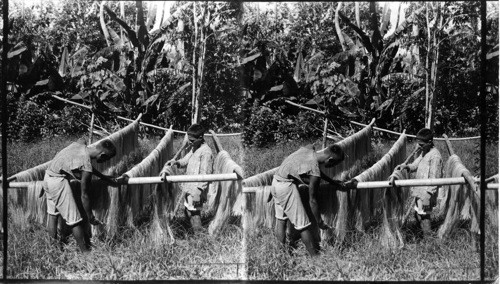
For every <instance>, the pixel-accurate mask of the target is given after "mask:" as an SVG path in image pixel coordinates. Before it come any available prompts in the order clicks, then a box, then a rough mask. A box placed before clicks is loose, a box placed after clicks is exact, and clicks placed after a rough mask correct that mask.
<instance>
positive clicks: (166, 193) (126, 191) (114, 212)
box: [91, 130, 177, 240]
mask: <svg viewBox="0 0 500 284" xmlns="http://www.w3.org/2000/svg"><path fill="white" fill-rule="evenodd" d="M172 136H173V131H172V130H169V131H168V132H167V133H166V134H165V136H164V137H163V138H162V140H161V141H160V142H159V144H158V145H157V146H156V148H155V149H154V150H153V151H152V152H151V153H149V155H148V156H147V157H145V158H144V159H142V161H141V162H140V163H138V164H136V165H135V166H134V167H133V168H132V169H130V170H128V171H127V172H126V173H125V175H127V176H128V177H130V178H132V177H140V176H157V175H158V174H159V173H160V170H161V169H162V167H163V165H164V164H165V163H166V162H167V161H168V160H169V159H170V158H171V157H172V156H173V138H172ZM115 170H116V169H113V168H111V169H109V170H108V172H107V174H110V173H113V175H116V174H121V173H120V172H118V173H115V172H113V171H115ZM172 173H173V172H172ZM96 183H97V184H96V186H95V187H94V186H93V189H95V190H92V196H91V201H93V202H92V203H93V204H95V205H96V206H95V207H94V208H93V209H94V212H95V213H94V214H95V216H96V217H97V218H98V219H100V220H104V222H105V223H106V228H105V233H106V236H107V237H113V236H114V235H116V233H118V230H119V228H120V227H122V226H127V227H135V226H136V225H137V224H138V222H139V220H140V219H141V218H144V219H151V218H153V223H154V224H153V226H152V228H154V230H157V229H163V228H165V227H164V226H165V225H168V220H167V221H165V220H164V219H163V217H165V216H167V217H166V219H168V216H169V212H168V209H170V210H172V209H173V208H170V207H173V205H172V204H173V200H174V199H173V197H172V196H171V195H172V194H175V192H177V190H176V189H177V186H176V185H173V184H158V185H154V184H142V185H122V186H119V187H112V186H106V185H101V186H98V184H102V182H101V183H99V182H97V181H96ZM93 185H94V184H93ZM162 202H166V204H158V203H162ZM170 203H172V204H170ZM151 207H153V208H151ZM151 210H153V213H151ZM163 210H167V211H166V212H164V211H163ZM157 211H161V212H157ZM160 223H162V224H160ZM99 229H101V230H102V229H104V228H98V231H99ZM161 234H162V230H160V231H154V233H153V234H152V235H161ZM153 239H154V240H157V239H156V238H154V237H153Z"/></svg>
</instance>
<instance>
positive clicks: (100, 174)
mask: <svg viewBox="0 0 500 284" xmlns="http://www.w3.org/2000/svg"><path fill="white" fill-rule="evenodd" d="M84 173H85V172H84ZM92 174H94V175H95V176H96V177H98V178H100V179H102V180H103V181H105V182H107V183H110V184H116V180H115V179H114V178H111V177H108V176H106V175H104V174H102V173H101V172H100V171H98V170H96V169H95V168H94V167H92ZM91 177H92V175H91ZM82 178H83V177H82Z"/></svg>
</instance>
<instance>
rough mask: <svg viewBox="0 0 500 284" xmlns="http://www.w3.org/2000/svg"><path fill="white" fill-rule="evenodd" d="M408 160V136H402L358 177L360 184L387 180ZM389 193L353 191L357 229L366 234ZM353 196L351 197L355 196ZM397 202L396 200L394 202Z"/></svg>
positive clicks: (382, 191) (371, 190) (382, 190)
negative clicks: (394, 170) (397, 167)
mask: <svg viewBox="0 0 500 284" xmlns="http://www.w3.org/2000/svg"><path fill="white" fill-rule="evenodd" d="M405 158H406V135H405V134H402V135H401V136H400V137H399V139H398V140H397V141H396V142H395V143H394V144H393V145H392V147H391V149H390V150H389V151H388V152H387V153H386V154H385V155H384V156H383V157H382V158H381V159H380V160H379V161H377V162H376V163H375V164H374V165H373V166H371V167H370V168H369V169H367V170H365V171H363V172H362V173H361V174H359V175H357V176H356V177H355V179H356V180H357V181H358V182H366V181H380V180H386V179H387V178H388V177H389V176H390V175H391V173H392V172H393V169H394V168H395V167H396V166H397V165H399V164H401V163H403V162H404V161H405ZM386 193H387V191H385V190H384V189H381V188H380V189H368V190H353V191H352V194H353V195H354V198H353V199H352V200H353V201H354V202H353V204H352V205H353V210H354V216H353V217H355V218H356V229H357V230H359V231H362V232H364V231H365V229H366V228H367V226H368V224H369V223H370V222H371V221H373V218H374V217H375V216H376V215H377V214H378V213H380V211H381V209H382V208H381V207H382V199H383V197H384V196H385V194H386ZM353 195H351V197H352V196H353ZM394 201H396V200H394Z"/></svg>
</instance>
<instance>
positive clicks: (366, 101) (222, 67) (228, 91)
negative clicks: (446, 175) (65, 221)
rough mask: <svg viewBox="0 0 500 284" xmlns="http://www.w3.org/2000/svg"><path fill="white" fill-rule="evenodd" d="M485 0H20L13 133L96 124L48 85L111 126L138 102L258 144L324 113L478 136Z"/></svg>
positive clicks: (493, 83) (318, 127)
mask: <svg viewBox="0 0 500 284" xmlns="http://www.w3.org/2000/svg"><path fill="white" fill-rule="evenodd" d="M167 4H168V5H167ZM479 6H480V5H479V2H446V3H437V2H436V3H420V2H418V3H417V2H410V3H403V4H401V5H400V6H397V7H398V8H397V11H391V10H389V6H382V5H378V4H377V3H375V2H370V3H335V2H312V3H302V2H296V3H282V2H277V3H268V4H264V5H258V4H256V3H245V4H242V3H238V2H217V3H213V2H203V3H201V2H196V3H194V2H157V3H156V2H151V3H146V2H144V3H143V2H141V1H138V2H127V1H125V2H123V6H122V4H120V2H113V1H84V0H76V1H73V0H72V1H69V0H62V1H58V2H56V1H44V2H34V3H30V4H26V3H24V2H16V1H13V2H12V4H11V7H10V10H11V12H12V13H11V29H10V36H9V42H10V46H9V56H8V57H9V58H8V62H7V63H8V68H9V72H8V74H7V80H8V81H9V84H10V85H14V87H13V89H14V91H12V93H11V94H10V95H9V96H8V100H9V106H10V112H11V115H10V118H11V120H10V126H9V133H10V134H11V135H10V138H11V139H15V140H18V139H21V140H33V139H36V138H38V137H43V136H51V135H55V134H58V133H68V134H73V133H83V132H86V131H87V127H86V126H85V124H89V117H90V113H89V112H88V111H84V110H80V111H75V108H74V107H69V106H64V105H60V104H56V103H55V102H54V100H53V99H51V98H50V96H49V95H50V94H58V95H59V96H61V97H64V98H67V99H72V100H76V101H78V102H80V103H84V104H86V105H91V106H92V107H93V109H94V110H95V113H96V114H97V118H98V119H97V122H98V123H99V124H100V125H101V126H103V127H105V128H108V129H110V128H112V126H113V125H112V124H113V123H114V121H115V120H114V119H109V118H112V117H113V116H114V115H122V116H127V117H131V118H132V117H135V116H137V115H138V114H139V113H142V114H143V121H145V122H149V123H153V124H157V125H161V126H166V127H168V126H170V125H173V126H174V128H176V129H185V128H187V126H189V125H190V124H191V123H192V122H193V120H195V121H198V122H200V123H202V124H204V125H206V126H207V127H209V128H211V129H213V130H215V131H219V132H236V131H238V132H239V131H244V132H245V140H244V142H245V144H247V145H257V146H264V145H268V144H269V143H275V142H285V141H288V140H290V139H295V138H304V137H317V136H320V135H321V133H322V128H323V124H324V119H325V118H327V119H328V121H329V127H330V128H331V129H333V130H334V131H335V132H337V133H339V134H341V135H344V134H346V132H347V131H349V127H348V126H349V125H348V121H349V120H356V121H359V122H369V121H370V120H371V119H372V118H376V119H377V122H376V124H377V126H379V127H384V128H388V129H392V130H395V131H402V130H403V129H406V131H407V133H415V132H416V131H418V129H420V128H421V127H423V126H424V125H425V124H426V121H427V120H428V119H429V117H432V125H433V128H434V130H435V132H436V135H441V134H443V133H446V134H447V135H448V136H470V135H478V134H479V123H480V119H479V115H480V113H479V106H478V104H477V103H476V102H478V101H479V100H478V98H479V89H478V86H480V80H481V76H480V68H479V67H480V31H481V26H480V21H479ZM391 7H395V6H391ZM487 14H488V17H487V21H488V24H487V27H486V28H487V29H488V36H487V46H488V63H487V68H488V74H490V75H489V76H488V78H487V82H488V97H487V105H488V112H487V117H488V131H489V136H490V138H492V139H497V138H498V4H497V3H492V2H491V3H488V11H487ZM394 15H396V16H397V19H396V20H394V19H391V17H393V16H394ZM40 94H43V95H40ZM285 100H289V101H292V102H295V103H299V104H303V105H306V106H309V107H312V108H316V109H319V110H321V111H323V112H325V114H326V116H323V115H320V114H317V113H306V112H305V111H303V110H299V109H298V108H296V107H293V106H290V105H288V104H287V103H286V102H285ZM471 102H472V103H471ZM54 105H56V107H55V108H54V107H53V106H54ZM195 112H196V113H199V114H198V115H197V116H196V115H195V114H194V113H195ZM430 113H432V114H430ZM106 123H108V125H106Z"/></svg>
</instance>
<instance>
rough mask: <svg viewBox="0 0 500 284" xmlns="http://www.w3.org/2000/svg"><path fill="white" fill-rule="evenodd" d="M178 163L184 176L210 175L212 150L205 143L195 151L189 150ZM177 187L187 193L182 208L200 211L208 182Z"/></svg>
mask: <svg viewBox="0 0 500 284" xmlns="http://www.w3.org/2000/svg"><path fill="white" fill-rule="evenodd" d="M178 162H179V167H180V168H186V175H205V174H211V173H212V163H213V155H212V149H210V147H209V146H208V145H207V144H206V143H203V144H201V146H200V147H199V148H198V149H196V151H194V152H193V150H190V151H189V152H188V153H187V154H186V155H185V156H184V157H183V158H182V159H180V160H178ZM179 187H180V188H181V189H182V191H184V192H186V193H187V194H186V199H185V201H184V206H186V208H187V209H188V210H190V211H196V210H201V209H202V207H203V206H202V204H203V202H204V201H205V199H206V194H207V190H208V182H189V183H180V184H179Z"/></svg>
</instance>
